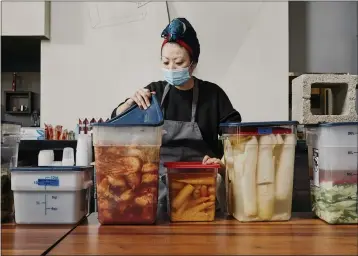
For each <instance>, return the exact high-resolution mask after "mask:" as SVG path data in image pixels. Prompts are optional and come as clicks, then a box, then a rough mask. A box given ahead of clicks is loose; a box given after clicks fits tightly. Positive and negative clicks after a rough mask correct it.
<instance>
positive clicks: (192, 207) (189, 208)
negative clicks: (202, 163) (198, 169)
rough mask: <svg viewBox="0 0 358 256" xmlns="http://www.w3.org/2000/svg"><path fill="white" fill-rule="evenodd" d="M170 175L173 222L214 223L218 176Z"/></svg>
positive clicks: (201, 174) (208, 173)
mask: <svg viewBox="0 0 358 256" xmlns="http://www.w3.org/2000/svg"><path fill="white" fill-rule="evenodd" d="M205 171H206V170H203V172H202V173H185V172H181V173H168V184H169V201H170V219H171V221H212V220H214V218H215V201H216V189H215V188H216V174H215V175H213V174H212V173H210V171H208V172H205Z"/></svg>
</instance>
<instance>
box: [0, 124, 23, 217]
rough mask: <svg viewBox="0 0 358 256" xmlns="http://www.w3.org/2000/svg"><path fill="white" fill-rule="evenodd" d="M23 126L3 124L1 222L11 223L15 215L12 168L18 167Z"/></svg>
mask: <svg viewBox="0 0 358 256" xmlns="http://www.w3.org/2000/svg"><path fill="white" fill-rule="evenodd" d="M20 130H21V124H18V123H13V122H4V121H2V122H1V221H4V222H5V221H10V220H12V218H13V214H14V209H13V206H14V201H13V193H12V191H11V179H10V168H12V167H17V159H18V151H19V143H20Z"/></svg>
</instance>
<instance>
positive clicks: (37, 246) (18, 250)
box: [1, 223, 76, 255]
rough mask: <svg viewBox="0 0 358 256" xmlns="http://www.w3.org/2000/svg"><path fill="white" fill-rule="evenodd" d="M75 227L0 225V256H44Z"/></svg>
mask: <svg viewBox="0 0 358 256" xmlns="http://www.w3.org/2000/svg"><path fill="white" fill-rule="evenodd" d="M75 227H76V225H16V224H14V223H9V224H1V255H45V254H46V253H47V252H48V251H49V250H50V249H51V248H52V247H53V246H55V245H56V244H57V243H58V242H59V241H60V240H61V239H62V238H63V237H65V236H66V235H67V234H68V233H69V232H71V230H72V229H74V228H75Z"/></svg>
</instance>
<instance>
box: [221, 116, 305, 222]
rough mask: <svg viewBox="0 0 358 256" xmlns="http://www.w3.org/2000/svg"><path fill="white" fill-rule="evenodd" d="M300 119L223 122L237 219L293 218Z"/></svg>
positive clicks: (230, 209) (230, 193)
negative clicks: (295, 162) (297, 132)
mask: <svg viewBox="0 0 358 256" xmlns="http://www.w3.org/2000/svg"><path fill="white" fill-rule="evenodd" d="M297 124H298V123H297V122H255V123H222V124H220V127H221V129H222V132H223V139H224V157H225V164H226V189H227V193H226V194H227V205H228V209H227V211H228V213H229V214H231V215H233V216H234V217H235V218H236V219H237V220H239V221H243V222H249V221H283V220H289V219H290V218H291V207H292V190H293V173H294V160H295V147H296V143H297V135H296V127H297Z"/></svg>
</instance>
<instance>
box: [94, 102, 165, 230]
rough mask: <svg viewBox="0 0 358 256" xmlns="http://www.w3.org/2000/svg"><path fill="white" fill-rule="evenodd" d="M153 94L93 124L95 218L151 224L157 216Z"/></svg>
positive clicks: (158, 124)
mask: <svg viewBox="0 0 358 256" xmlns="http://www.w3.org/2000/svg"><path fill="white" fill-rule="evenodd" d="M163 122H164V119H163V114H162V111H161V108H160V105H159V104H158V101H157V99H156V97H155V96H154V95H153V96H152V99H151V105H150V107H149V108H147V109H146V110H141V109H139V108H138V106H137V105H135V106H133V107H131V108H129V109H128V110H127V111H125V112H124V113H122V114H121V115H119V116H118V117H116V118H114V119H112V120H109V121H108V122H105V123H96V124H93V125H92V126H93V145H94V147H95V170H96V188H97V208H98V220H99V222H100V223H101V224H153V223H154V222H155V220H156V213H157V201H158V178H159V162H160V147H161V143H162V125H163Z"/></svg>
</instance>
